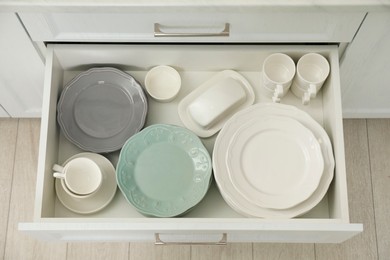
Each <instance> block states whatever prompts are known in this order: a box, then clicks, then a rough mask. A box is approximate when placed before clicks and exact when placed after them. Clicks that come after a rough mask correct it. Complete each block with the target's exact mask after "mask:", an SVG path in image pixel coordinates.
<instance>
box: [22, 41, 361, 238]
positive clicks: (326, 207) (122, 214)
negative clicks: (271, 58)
mask: <svg viewBox="0 0 390 260" xmlns="http://www.w3.org/2000/svg"><path fill="white" fill-rule="evenodd" d="M280 51H283V52H284V53H287V54H289V55H290V56H291V57H292V58H293V59H294V60H295V61H297V60H298V59H299V57H300V56H302V55H303V54H304V53H307V52H318V53H321V54H323V55H324V56H326V57H327V58H328V60H329V61H330V65H331V68H332V69H331V75H330V77H329V78H328V80H327V82H326V83H325V85H324V86H323V88H322V90H321V91H320V93H319V94H318V96H317V98H316V99H314V100H313V101H312V102H311V103H310V105H308V106H302V105H301V104H300V100H299V99H298V98H296V97H295V96H294V95H293V94H292V93H291V92H290V93H288V94H287V96H286V97H285V98H283V99H282V103H285V104H290V105H295V106H297V107H299V108H301V109H302V110H305V111H306V112H308V113H309V114H310V115H311V116H312V117H313V118H314V119H315V120H317V121H318V122H319V123H320V124H322V125H323V127H324V128H325V130H326V131H327V133H328V135H329V136H330V139H331V141H332V144H333V149H334V156H335V161H336V169H335V177H334V180H333V182H332V184H331V187H330V189H329V191H328V193H327V195H326V196H325V197H324V199H323V200H322V201H321V202H320V203H319V204H318V205H317V206H316V207H315V208H314V209H312V210H311V211H310V212H308V213H307V214H305V215H303V216H301V217H299V218H294V219H287V220H273V219H260V218H246V217H243V216H241V215H239V214H238V213H236V212H235V211H234V210H232V209H231V208H230V207H229V206H228V205H227V204H226V203H225V202H224V200H223V199H222V197H221V195H220V193H219V191H218V189H217V188H216V186H215V184H213V185H212V186H211V189H210V191H209V192H208V194H207V195H206V197H205V198H204V200H203V201H202V202H201V203H200V204H199V205H198V206H196V207H195V208H194V209H193V210H192V211H191V212H189V213H188V214H186V215H185V216H183V217H178V218H148V217H144V216H142V215H141V214H139V213H138V212H137V211H136V210H135V209H134V208H133V207H132V206H131V205H129V204H128V203H127V202H126V200H125V198H124V196H122V194H121V193H120V192H119V191H118V192H117V194H116V196H115V198H114V200H113V202H112V203H111V204H110V205H109V206H108V207H107V208H105V209H104V210H102V211H101V212H99V213H95V214H92V215H78V214H75V213H72V212H70V211H69V210H67V209H66V208H64V207H63V206H62V204H61V203H60V202H59V201H58V199H57V198H56V194H55V190H54V178H53V177H52V171H51V167H52V165H53V164H54V163H58V162H59V163H62V162H64V160H66V159H67V158H68V157H70V156H71V155H73V154H75V153H78V152H81V151H80V150H79V149H78V148H76V147H75V146H74V145H73V144H71V143H70V142H68V141H67V140H66V139H65V138H64V136H63V135H62V133H61V131H60V128H59V126H58V124H57V122H56V104H57V99H58V97H59V95H60V93H61V89H62V87H63V86H64V85H65V84H66V83H67V82H68V81H69V80H70V79H72V78H73V77H74V76H76V75H77V74H78V73H80V72H81V71H84V70H86V69H88V68H90V67H94V66H100V65H110V66H115V67H117V68H119V69H122V70H124V71H127V72H128V73H130V74H131V75H133V76H134V77H135V78H136V79H137V80H138V81H139V82H143V81H144V77H145V74H146V72H147V71H148V70H149V69H150V68H152V67H153V66H155V65H160V64H168V65H172V66H174V67H175V68H177V69H178V70H179V72H180V74H181V76H182V86H183V89H182V90H181V92H180V94H179V96H178V97H177V98H176V99H175V100H174V101H173V102H171V103H158V102H155V101H153V100H149V114H148V117H147V125H150V124H153V123H158V122H160V123H170V124H178V125H182V123H181V121H180V119H179V116H178V113H177V105H178V102H179V101H180V100H181V99H182V98H183V97H184V96H185V95H187V94H188V93H189V92H190V91H191V90H192V89H194V88H195V87H197V86H199V85H200V84H201V83H202V82H204V81H205V80H207V79H208V78H209V77H211V76H212V75H214V74H215V73H216V72H218V71H221V70H224V69H233V70H236V71H238V72H240V73H241V74H242V75H244V76H245V77H246V78H247V79H248V81H249V82H250V83H251V84H252V86H253V87H254V89H255V92H256V102H258V103H261V102H266V98H265V97H264V96H262V95H261V94H260V93H259V90H260V87H261V80H260V73H261V72H260V70H261V65H262V62H263V60H264V59H265V57H266V56H268V55H269V54H271V53H273V52H280ZM338 67H339V64H338V52H337V46H330V45H327V46H298V45H295V46H288V45H276V46H270V45H268V46H267V45H107V44H106V45H78V44H69V45H67V44H50V45H48V52H47V60H46V71H45V73H46V75H45V86H44V88H45V89H44V103H43V114H42V121H41V122H42V123H41V124H42V125H41V137H40V147H39V149H40V150H39V162H38V177H37V191H36V202H35V220H34V222H33V223H21V224H20V226H19V228H20V229H21V230H24V231H26V232H29V233H32V234H33V235H35V236H37V237H39V238H43V239H50V240H53V239H57V240H127V241H154V239H155V234H156V233H160V234H162V236H165V239H174V236H177V235H180V236H181V238H180V240H182V239H183V237H186V238H189V239H190V240H191V239H192V238H193V239H195V238H194V237H193V236H194V235H195V236H196V235H201V236H202V239H205V240H210V239H215V236H216V235H217V236H218V235H219V236H221V235H222V234H223V233H226V234H227V241H228V242H248V241H250V242H259V241H269V242H319V243H320V242H330V243H333V242H342V241H344V240H346V239H348V238H350V237H351V236H353V235H355V234H357V233H359V232H361V231H362V225H361V224H351V223H350V222H349V215H348V198H347V184H346V171H345V159H344V142H343V126H342V118H341V101H340V83H339V69H338ZM214 140H215V137H214V138H208V139H203V142H204V144H205V145H206V147H207V148H208V149H209V151H211V150H212V146H213V143H214ZM108 157H109V159H111V160H112V161H113V162H114V164H115V162H116V160H117V157H118V152H116V153H113V154H109V155H108ZM167 236H168V238H166V237H167ZM171 236H173V237H171Z"/></svg>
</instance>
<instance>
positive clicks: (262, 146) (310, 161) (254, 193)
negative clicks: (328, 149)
mask: <svg viewBox="0 0 390 260" xmlns="http://www.w3.org/2000/svg"><path fill="white" fill-rule="evenodd" d="M226 163H227V167H228V172H229V177H230V179H231V181H232V183H233V185H234V186H235V187H236V189H237V190H238V191H239V192H241V193H242V195H243V196H244V197H245V198H247V199H248V200H249V201H251V202H253V203H255V204H256V205H258V206H260V207H264V208H273V209H286V208H290V207H292V206H295V205H297V204H299V203H301V202H302V201H304V200H306V199H307V198H308V197H309V196H310V195H311V194H312V193H313V192H314V191H315V190H316V188H317V187H318V184H319V182H320V179H321V176H322V173H323V170H324V160H323V158H322V153H321V147H320V145H319V143H318V141H317V139H316V138H315V136H314V135H313V133H312V132H311V131H310V130H308V129H307V128H306V127H304V126H303V125H302V124H300V123H299V122H298V121H296V120H295V119H291V118H287V117H280V116H256V117H255V118H253V119H252V120H250V121H249V122H247V123H245V124H244V125H242V126H241V127H240V128H239V129H238V130H237V131H236V133H235V134H234V136H233V137H232V139H231V142H230V145H229V147H228V150H227V155H226Z"/></svg>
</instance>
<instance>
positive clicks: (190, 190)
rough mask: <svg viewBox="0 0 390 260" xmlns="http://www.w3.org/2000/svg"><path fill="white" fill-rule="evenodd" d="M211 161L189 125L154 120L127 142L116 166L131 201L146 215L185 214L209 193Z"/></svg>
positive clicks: (123, 187)
mask: <svg viewBox="0 0 390 260" xmlns="http://www.w3.org/2000/svg"><path fill="white" fill-rule="evenodd" d="M211 170H212V163H211V158H210V155H209V153H208V152H207V150H206V148H205V147H204V146H203V144H202V142H201V141H200V139H199V137H197V136H196V135H195V134H194V133H192V132H191V131H189V130H187V129H186V128H183V127H179V126H173V125H165V124H156V125H151V126H149V127H147V128H145V129H143V130H142V131H141V132H139V133H137V134H135V135H133V136H132V137H131V138H130V139H129V140H128V141H127V142H126V143H125V145H124V146H123V148H122V150H121V152H120V155H119V161H118V165H117V168H116V177H117V182H118V186H119V188H120V190H121V191H122V193H123V195H124V196H125V197H126V199H127V200H128V202H129V203H130V204H132V205H133V206H134V207H135V208H136V209H137V210H138V211H139V212H141V213H142V214H144V215H148V216H156V217H174V216H179V215H181V214H183V213H184V212H186V211H188V210H189V209H191V208H192V207H194V206H195V205H196V204H198V203H199V202H200V201H201V200H202V199H203V197H204V196H205V195H206V193H207V190H208V188H209V183H210V180H211Z"/></svg>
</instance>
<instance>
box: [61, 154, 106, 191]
mask: <svg viewBox="0 0 390 260" xmlns="http://www.w3.org/2000/svg"><path fill="white" fill-rule="evenodd" d="M53 170H54V171H55V172H54V173H53V176H54V177H55V178H60V179H61V180H62V184H63V186H64V190H66V191H67V192H68V193H69V194H70V195H71V196H75V197H80V196H88V195H90V194H92V193H93V192H95V191H97V190H98V189H99V187H100V185H101V183H102V173H101V170H100V168H99V166H98V165H97V164H96V163H95V162H94V161H93V160H91V159H89V158H85V157H79V158H75V159H73V160H70V161H69V162H67V163H66V164H65V166H60V165H58V164H55V165H54V166H53Z"/></svg>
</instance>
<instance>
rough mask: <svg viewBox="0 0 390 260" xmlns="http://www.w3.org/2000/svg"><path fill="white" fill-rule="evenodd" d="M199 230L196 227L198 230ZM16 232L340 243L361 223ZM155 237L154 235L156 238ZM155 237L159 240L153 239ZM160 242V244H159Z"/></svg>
mask: <svg viewBox="0 0 390 260" xmlns="http://www.w3.org/2000/svg"><path fill="white" fill-rule="evenodd" d="M198 227H199V228H198ZM19 229H21V230H23V231H25V232H27V233H30V234H31V235H32V236H34V237H35V238H38V239H42V240H48V241H50V240H62V241H102V240H103V241H104V240H110V241H131V242H160V243H161V242H163V243H167V244H169V243H185V244H191V243H194V244H196V243H204V244H210V245H213V244H217V243H218V242H220V241H221V240H222V239H223V240H225V239H226V242H227V243H236V242H240V243H242V242H270V243H277V242H283V243H341V242H343V241H345V240H347V239H349V238H351V237H352V236H354V235H356V234H358V233H360V232H362V226H361V225H360V224H342V223H314V224H311V223H304V221H303V222H300V221H297V222H295V223H283V222H279V223H278V222H276V221H275V222H274V223H268V224H260V223H256V222H255V221H248V220H246V219H242V220H241V223H238V222H233V223H232V222H229V221H223V222H222V223H221V222H217V221H210V222H208V223H204V222H203V223H202V224H201V225H199V224H196V223H185V224H181V228H180V229H181V230H178V228H177V224H176V223H173V222H170V223H166V222H159V221H158V220H157V221H155V222H154V223H145V222H142V221H140V222H137V220H135V221H134V223H105V222H102V223H60V222H58V223H20V224H19ZM156 235H157V236H156ZM156 237H157V238H158V239H156ZM160 239H161V241H160Z"/></svg>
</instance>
